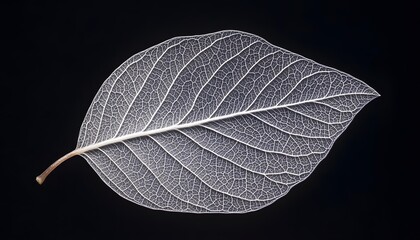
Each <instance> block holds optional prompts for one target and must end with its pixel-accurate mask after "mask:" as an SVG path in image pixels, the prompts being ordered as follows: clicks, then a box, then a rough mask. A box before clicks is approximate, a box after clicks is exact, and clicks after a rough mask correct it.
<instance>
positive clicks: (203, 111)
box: [37, 31, 379, 213]
mask: <svg viewBox="0 0 420 240" xmlns="http://www.w3.org/2000/svg"><path fill="white" fill-rule="evenodd" d="M377 96H379V95H378V94H377V92H376V91H375V90H373V89H372V88H370V87H369V86H367V85H366V84H365V83H363V82H361V81H360V80H358V79H356V78H354V77H352V76H350V75H348V74H345V73H342V72H340V71H338V70H335V69H333V68H329V67H326V66H323V65H321V64H318V63H315V62H313V61H312V60H309V59H306V58H304V57H302V56H300V55H297V54H294V53H291V52H289V51H286V50H284V49H281V48H278V47H276V46H273V45H271V44H270V43H268V42H267V41H265V40H264V39H262V38H260V37H257V36H255V35H252V34H249V33H244V32H239V31H221V32H217V33H211V34H206V35H200V36H191V37H179V38H174V39H171V40H168V41H165V42H164V43H161V44H159V45H156V46H154V47H151V48H149V49H147V50H145V51H143V52H141V53H139V54H136V55H134V56H133V57H131V58H129V59H128V60H127V61H126V62H125V63H123V64H122V65H121V66H120V67H119V68H117V70H115V71H114V73H113V74H111V76H110V77H109V78H108V79H107V80H106V81H105V82H104V84H103V85H102V87H101V89H100V90H99V92H98V94H97V95H96V97H95V99H94V100H93V102H92V104H91V106H90V108H89V110H88V113H87V115H86V117H85V120H84V122H83V124H82V127H81V130H80V134H79V140H78V145H77V148H76V150H75V151H73V152H72V153H69V154H67V155H66V156H64V157H63V158H62V159H60V160H59V161H58V163H56V165H55V166H53V168H52V169H54V168H55V167H56V166H57V165H58V164H60V163H61V162H62V161H64V160H65V159H67V158H69V157H71V156H73V155H81V156H83V157H84V158H85V159H86V160H87V161H88V163H89V164H90V165H91V166H92V168H93V169H94V170H95V171H96V172H97V173H98V175H99V176H100V177H101V179H102V180H103V181H104V182H105V183H106V184H107V185H108V186H109V187H110V188H112V189H113V190H114V191H115V192H117V193H118V194H119V195H120V196H122V197H124V198H126V199H128V200H130V201H132V202H134V203H136V204H139V205H142V206H146V207H148V208H152V209H159V210H167V211H180V212H195V213H205V212H219V213H230V212H249V211H255V210H258V209H260V208H262V207H264V206H267V205H269V204H271V203H272V202H274V201H275V200H276V199H278V198H280V197H282V196H284V195H285V194H286V193H287V192H288V191H289V190H290V188H291V187H292V186H294V185H296V184H297V183H299V182H301V181H303V180H304V179H305V178H306V177H307V176H309V174H310V173H311V172H312V171H313V170H314V169H315V167H316V166H317V164H318V163H319V162H320V161H321V160H322V159H323V158H324V157H325V156H326V155H327V154H328V151H329V149H330V148H331V147H332V144H333V143H334V141H335V140H336V139H337V138H338V137H339V135H340V134H341V133H342V132H343V131H344V130H345V129H346V128H347V126H348V125H349V124H350V122H351V120H352V119H353V118H354V116H355V115H356V114H357V112H358V111H360V110H361V108H362V107H363V106H365V105H366V104H367V103H368V102H369V101H371V100H372V99H374V98H375V97H377ZM50 171H51V169H49V170H48V171H46V172H47V173H46V174H45V176H46V175H48V173H49V172H50ZM44 178H45V177H42V178H40V179H37V180H40V182H42V181H43V179H44Z"/></svg>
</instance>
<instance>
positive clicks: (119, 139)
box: [72, 93, 373, 155]
mask: <svg viewBox="0 0 420 240" xmlns="http://www.w3.org/2000/svg"><path fill="white" fill-rule="evenodd" d="M350 95H369V96H372V95H373V94H370V93H346V94H338V95H334V96H330V97H322V98H316V99H311V100H307V101H301V102H296V103H291V104H284V105H280V106H278V105H276V106H271V107H267V108H261V109H255V110H250V111H242V112H237V113H232V114H228V115H224V116H219V117H213V118H209V119H204V120H200V121H196V122H191V123H185V124H180V125H172V126H169V127H164V128H160V129H153V130H149V131H144V132H136V133H131V134H127V135H124V136H120V137H116V138H111V139H108V140H105V141H102V142H98V143H95V144H91V145H89V146H85V147H82V148H78V149H75V150H74V151H73V152H72V153H73V154H74V155H80V154H82V153H85V152H88V151H91V150H95V149H97V148H100V147H103V146H106V145H110V144H114V143H119V142H123V141H125V140H129V139H133V138H138V137H144V136H150V135H154V134H159V133H163V132H169V131H172V130H179V129H183V128H189V127H195V126H200V125H203V124H205V123H210V122H215V121H219V120H224V119H229V118H233V117H237V116H242V115H247V114H251V113H256V112H264V111H269V110H274V109H278V108H285V107H290V106H296V105H300V104H305V103H310V102H317V101H320V100H325V99H330V98H335V97H340V96H350Z"/></svg>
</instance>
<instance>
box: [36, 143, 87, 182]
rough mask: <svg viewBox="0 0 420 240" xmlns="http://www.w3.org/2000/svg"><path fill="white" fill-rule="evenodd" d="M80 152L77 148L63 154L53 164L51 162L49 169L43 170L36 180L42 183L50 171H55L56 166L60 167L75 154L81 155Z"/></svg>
mask: <svg viewBox="0 0 420 240" xmlns="http://www.w3.org/2000/svg"><path fill="white" fill-rule="evenodd" d="M79 154H80V151H79V149H76V150H74V151H72V152H69V153H67V154H66V155H64V156H62V157H61V158H60V159H58V160H57V161H55V162H54V163H53V164H51V165H50V166H49V167H48V168H47V169H45V171H44V172H42V173H41V174H40V175H39V176H38V177H36V181H37V182H38V183H39V185H41V184H42V183H43V182H44V181H45V179H46V178H47V177H48V175H50V173H51V172H52V171H54V169H55V168H56V167H58V166H59V165H60V164H62V163H63V162H64V161H66V160H67V159H70V158H71V157H74V156H76V155H79Z"/></svg>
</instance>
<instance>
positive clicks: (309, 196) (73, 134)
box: [1, 1, 419, 239]
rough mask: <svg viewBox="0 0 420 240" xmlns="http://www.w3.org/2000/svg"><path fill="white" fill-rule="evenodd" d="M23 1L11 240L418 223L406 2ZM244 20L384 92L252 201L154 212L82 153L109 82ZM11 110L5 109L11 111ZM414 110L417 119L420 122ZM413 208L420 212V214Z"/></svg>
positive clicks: (300, 234)
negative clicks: (179, 44)
mask: <svg viewBox="0 0 420 240" xmlns="http://www.w3.org/2000/svg"><path fill="white" fill-rule="evenodd" d="M337 2H338V1H329V2H328V1H322V2H318V1H307V2H301V1H291V2H290V3H274V2H262V1H256V2H255V3H253V2H246V1H241V2H220V3H217V2H213V1H205V2H199V1H197V2H192V3H181V2H178V1H173V2H172V3H163V2H160V1H152V2H151V3H147V4H145V3H140V2H139V3H137V4H128V3H120V2H115V3H113V4H106V3H97V4H83V5H73V4H71V3H67V4H66V3H48V4H47V3H38V2H26V3H15V4H14V5H6V6H4V7H3V9H2V10H3V12H4V15H3V16H2V18H4V19H2V22H3V23H2V25H3V26H4V27H3V33H2V38H3V40H6V44H3V48H4V50H3V59H4V60H6V61H7V64H5V65H3V67H4V71H3V73H5V74H4V75H3V77H2V83H1V85H2V87H1V88H2V89H1V90H2V101H1V104H2V105H1V109H2V126H3V130H4V134H3V136H4V139H3V140H2V141H4V142H3V144H2V148H3V151H2V152H3V158H2V174H3V178H2V182H3V186H4V189H5V191H3V193H4V194H2V208H3V210H2V214H1V215H2V218H3V220H4V221H3V223H2V229H3V230H2V231H1V232H2V233H1V234H4V235H5V236H7V238H8V239H29V238H41V237H42V238H43V239H100V238H104V239H150V238H154V239H159V238H171V239H172V238H174V239H175V238H203V239H222V238H225V239H234V238H238V239H245V238H255V239H256V238H258V239H260V238H261V239H266V238H269V237H270V238H278V239H307V238H309V237H311V238H315V239H319V238H323V239H383V238H394V239H396V238H406V239H414V238H416V237H418V236H419V231H418V226H417V225H418V216H419V215H418V213H419V211H418V210H419V207H418V203H416V202H417V201H418V200H419V198H418V196H417V192H418V184H416V182H417V183H418V180H417V177H416V170H417V168H416V166H417V162H418V159H419V158H418V156H417V157H416V156H415V153H416V151H417V148H416V146H415V143H418V140H415V138H414V139H412V137H413V136H415V131H417V128H418V127H417V128H416V127H415V126H416V124H417V126H418V119H417V117H416V116H415V112H417V111H418V109H419V108H418V106H416V102H418V101H416V100H415V94H411V93H410V92H411V91H413V93H414V91H415V90H416V89H418V81H419V78H418V74H417V73H418V67H417V68H416V64H418V60H416V53H417V51H416V50H417V49H416V48H415V46H416V45H417V44H418V42H417V41H416V40H415V39H414V36H415V33H416V32H418V26H417V25H415V17H414V12H415V11H416V7H415V6H410V5H408V4H405V3H403V2H402V1H399V2H396V3H393V4H392V5H391V4H387V3H385V2H377V3H375V2H372V3H366V2H365V1H340V2H339V3H337ZM226 29H235V30H242V31H246V32H250V33H254V34H256V35H259V36H261V37H263V38H265V39H266V40H268V41H269V42H271V43H273V44H274V45H277V46H280V47H283V48H285V49H288V50H290V51H292V52H296V53H298V54H300V55H303V56H305V57H307V58H310V59H313V60H315V61H317V62H319V63H321V64H325V65H327V66H331V67H334V68H337V69H339V70H342V71H344V72H347V73H349V74H351V75H353V76H355V77H357V78H359V79H361V80H363V81H364V82H366V83H367V84H368V85H370V86H371V87H373V88H374V89H376V90H377V91H378V92H379V93H380V94H381V95H382V96H381V97H380V98H377V99H375V100H374V101H373V102H371V103H369V104H368V105H367V106H366V107H365V108H364V109H363V110H362V111H361V112H360V113H359V114H358V115H357V116H356V118H355V119H354V121H353V122H352V123H351V124H350V126H349V127H348V129H347V130H346V132H344V133H343V134H342V135H341V137H340V138H339V139H338V140H337V142H336V143H335V144H334V146H333V148H332V150H331V151H330V153H329V155H328V156H327V157H326V158H325V159H324V160H323V162H322V163H321V164H319V166H318V167H317V169H316V170H315V171H314V172H313V173H312V175H311V176H310V177H309V178H308V179H307V180H306V181H304V182H302V183H300V184H299V185H297V186H296V187H294V188H293V189H292V190H291V191H290V192H289V193H288V194H287V195H286V196H285V197H283V198H281V199H279V200H278V201H276V202H275V203H274V204H272V205H270V206H268V207H266V208H264V209H262V210H260V211H257V212H252V213H248V214H232V215H217V214H204V215H195V214H182V213H169V212H162V211H153V210H149V209H147V208H144V207H140V206H137V205H135V204H133V203H131V202H129V201H126V200H124V199H122V198H121V197H119V196H118V195H117V194H115V193H114V192H113V191H112V190H111V189H109V188H108V187H107V186H106V185H105V184H104V183H102V181H101V180H100V178H99V177H98V176H97V175H96V174H95V172H94V171H93V170H92V169H91V168H90V167H89V165H88V164H87V163H86V162H85V161H84V160H83V159H82V158H81V157H74V158H73V159H71V160H69V161H67V162H65V163H64V164H63V165H62V166H60V167H59V168H57V169H56V170H55V172H53V173H52V174H51V175H50V177H49V178H48V180H47V181H46V182H45V184H44V185H42V186H39V185H38V184H37V183H36V182H35V176H37V175H38V174H39V173H41V172H42V171H43V170H44V169H45V168H46V167H47V166H48V165H49V164H51V163H52V162H53V161H55V160H56V159H58V158H59V157H60V156H62V155H64V154H66V153H67V152H70V151H72V150H73V149H74V147H75V146H76V141H77V136H78V132H79V128H80V125H81V123H82V121H83V118H84V116H85V113H86V111H87V109H88V107H89V105H90V103H91V101H92V99H93V97H94V96H95V94H96V92H97V90H98V89H99V87H100V86H101V84H102V82H103V81H104V80H105V79H106V78H107V77H108V76H109V74H111V72H112V71H113V70H114V69H115V68H117V67H118V66H119V65H120V64H121V63H122V62H123V61H125V60H126V59H127V58H128V57H130V56H131V55H133V54H135V53H137V52H139V51H142V50H144V49H146V48H148V47H150V46H153V45H155V44H158V43H160V42H162V41H164V40H167V39H169V38H172V37H175V36H183V35H196V34H204V33H210V32H214V31H219V30H226ZM3 121H4V122H3ZM416 121H417V122H416ZM416 221H417V224H416Z"/></svg>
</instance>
